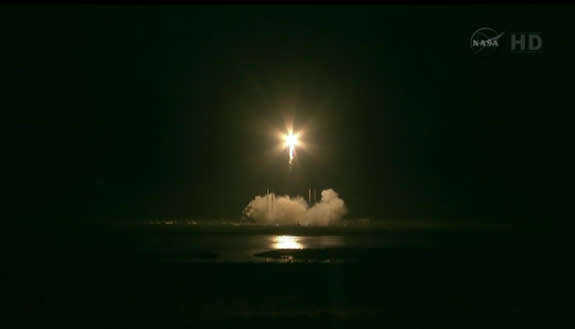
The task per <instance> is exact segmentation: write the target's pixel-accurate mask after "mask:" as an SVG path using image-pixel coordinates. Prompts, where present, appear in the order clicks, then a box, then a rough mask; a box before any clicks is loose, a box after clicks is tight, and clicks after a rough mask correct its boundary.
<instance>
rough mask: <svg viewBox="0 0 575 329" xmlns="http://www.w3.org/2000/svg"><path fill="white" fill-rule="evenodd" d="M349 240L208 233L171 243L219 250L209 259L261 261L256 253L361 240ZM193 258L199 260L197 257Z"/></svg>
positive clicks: (180, 237) (179, 246) (206, 249)
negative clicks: (214, 257)
mask: <svg viewBox="0 0 575 329" xmlns="http://www.w3.org/2000/svg"><path fill="white" fill-rule="evenodd" d="M348 240H349V239H348V238H344V236H341V235H275V234H254V235H247V234H246V235H244V234H238V235H220V234H206V235H201V236H200V235H197V236H193V237H190V236H187V235H180V236H176V237H171V239H170V243H171V248H181V249H184V250H185V249H192V250H201V251H209V252H210V253H213V254H216V255H217V258H216V259H209V260H206V261H210V262H212V261H219V262H261V261H265V259H262V258H260V257H255V256H254V255H255V254H256V253H261V252H265V251H269V250H279V249H292V250H293V249H308V248H319V249H324V248H342V247H347V246H355V245H356V244H357V243H356V242H357V241H355V240H352V241H348ZM364 240H365V239H361V240H359V241H361V242H364ZM193 261H194V262H195V261H198V260H197V259H196V258H194V259H193Z"/></svg>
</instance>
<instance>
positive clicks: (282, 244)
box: [272, 235, 303, 249]
mask: <svg viewBox="0 0 575 329" xmlns="http://www.w3.org/2000/svg"><path fill="white" fill-rule="evenodd" d="M299 239H300V238H299V237H297V236H292V235H276V236H274V237H273V238H272V241H273V244H272V248H273V249H302V248H303V245H302V244H301V243H300V242H299Z"/></svg>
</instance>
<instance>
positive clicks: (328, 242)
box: [267, 235, 345, 249]
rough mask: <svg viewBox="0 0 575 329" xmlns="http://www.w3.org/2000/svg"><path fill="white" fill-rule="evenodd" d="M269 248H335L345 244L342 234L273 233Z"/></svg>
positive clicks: (269, 239) (269, 238) (269, 237)
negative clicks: (304, 234)
mask: <svg viewBox="0 0 575 329" xmlns="http://www.w3.org/2000/svg"><path fill="white" fill-rule="evenodd" d="M267 240H268V244H269V246H268V248H267V249H305V248H333V247H343V246H345V243H344V240H343V237H342V236H337V235H322V236H297V235H272V236H268V239H267Z"/></svg>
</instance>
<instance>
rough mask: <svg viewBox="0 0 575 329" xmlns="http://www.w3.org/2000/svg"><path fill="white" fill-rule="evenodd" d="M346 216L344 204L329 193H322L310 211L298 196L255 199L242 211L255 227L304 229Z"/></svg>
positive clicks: (327, 223)
mask: <svg viewBox="0 0 575 329" xmlns="http://www.w3.org/2000/svg"><path fill="white" fill-rule="evenodd" d="M346 213H347V208H346V206H345V203H344V202H343V200H342V199H340V197H339V195H338V194H337V192H336V191H334V190H332V189H327V190H323V191H322V192H321V201H320V202H318V203H316V204H315V205H313V206H312V207H309V205H308V203H307V202H306V201H305V200H304V199H303V198H302V197H300V196H297V197H293V198H292V197H290V196H287V195H284V196H276V195H275V194H268V195H263V196H259V195H258V196H256V197H255V198H254V199H253V200H252V201H251V202H250V203H248V205H247V206H246V208H245V209H244V214H245V215H246V216H247V217H249V218H252V219H254V220H255V221H256V222H258V223H265V224H282V225H285V224H292V225H295V224H299V225H304V226H308V225H313V226H316V225H317V226H326V225H330V224H335V223H337V222H339V221H341V220H342V219H343V216H345V215H346Z"/></svg>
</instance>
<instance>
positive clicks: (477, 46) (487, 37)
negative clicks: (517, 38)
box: [469, 27, 504, 55]
mask: <svg viewBox="0 0 575 329" xmlns="http://www.w3.org/2000/svg"><path fill="white" fill-rule="evenodd" d="M503 33H504V32H501V33H499V34H498V33H497V31H495V30H494V29H492V28H490V27H481V28H478V29H477V30H475V32H473V34H472V35H471V39H470V41H469V43H470V47H471V50H472V51H473V53H474V54H476V55H491V54H494V53H495V52H496V50H497V49H498V48H499V39H500V38H501V36H503Z"/></svg>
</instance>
